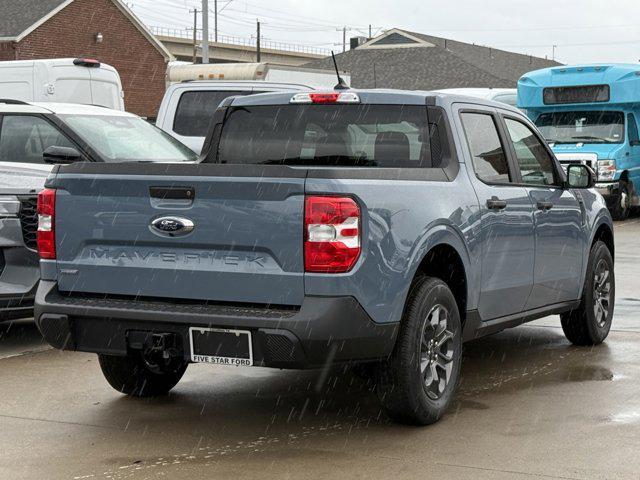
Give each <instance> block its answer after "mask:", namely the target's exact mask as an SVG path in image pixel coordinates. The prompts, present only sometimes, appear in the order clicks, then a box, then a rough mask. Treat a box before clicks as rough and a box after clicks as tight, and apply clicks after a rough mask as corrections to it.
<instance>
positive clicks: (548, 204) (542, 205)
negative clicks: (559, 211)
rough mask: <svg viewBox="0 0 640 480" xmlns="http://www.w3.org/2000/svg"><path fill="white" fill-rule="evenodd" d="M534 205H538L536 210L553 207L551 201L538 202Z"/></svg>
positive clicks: (545, 209)
mask: <svg viewBox="0 0 640 480" xmlns="http://www.w3.org/2000/svg"><path fill="white" fill-rule="evenodd" d="M536 206H537V207H538V210H543V211H547V210H551V209H552V208H553V203H551V202H538V203H537V205H536Z"/></svg>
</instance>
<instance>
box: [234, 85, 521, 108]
mask: <svg viewBox="0 0 640 480" xmlns="http://www.w3.org/2000/svg"><path fill="white" fill-rule="evenodd" d="M343 92H349V93H355V94H357V95H358V97H359V99H360V102H359V103H371V104H387V105H425V104H426V102H427V98H433V99H434V100H433V101H434V102H435V104H437V105H440V106H445V105H451V104H453V103H471V104H476V105H486V106H490V107H495V108H501V109H503V110H511V111H513V112H517V113H519V114H520V113H522V112H520V111H519V110H518V109H517V108H514V107H511V106H509V105H507V104H505V103H501V102H494V101H493V100H487V99H484V98H479V97H471V96H468V95H458V94H455V93H443V92H437V91H433V92H432V91H422V90H395V89H355V88H350V89H348V90H311V89H309V90H307V91H306V92H273V93H260V94H256V95H249V96H242V97H240V96H239V97H233V100H232V101H231V105H232V106H250V105H254V106H255V105H287V104H289V103H291V99H292V97H293V96H294V95H299V94H302V93H337V94H339V93H343Z"/></svg>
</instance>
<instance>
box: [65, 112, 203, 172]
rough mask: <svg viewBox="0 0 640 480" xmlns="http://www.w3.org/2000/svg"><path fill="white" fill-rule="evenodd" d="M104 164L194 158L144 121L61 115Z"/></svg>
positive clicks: (129, 118)
mask: <svg viewBox="0 0 640 480" xmlns="http://www.w3.org/2000/svg"><path fill="white" fill-rule="evenodd" d="M61 118H63V119H64V120H65V122H66V123H67V125H68V126H69V128H71V129H72V130H73V131H74V132H75V133H76V134H77V135H78V136H79V137H80V138H81V139H82V140H83V141H84V142H86V143H87V145H89V146H90V147H91V148H93V149H94V150H95V151H97V152H98V154H100V156H101V157H102V158H103V159H104V160H105V161H107V162H135V161H153V162H188V161H195V160H197V158H198V157H197V155H196V154H195V153H194V152H193V151H192V150H190V149H189V148H187V147H186V146H184V145H183V144H182V143H180V142H179V141H178V140H176V139H175V138H173V137H172V136H170V135H168V134H167V133H165V132H163V131H162V130H160V129H159V128H156V127H155V126H153V125H151V124H150V123H148V122H145V121H144V120H143V119H141V118H138V117H133V116H123V115H61Z"/></svg>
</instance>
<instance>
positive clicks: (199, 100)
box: [173, 91, 262, 137]
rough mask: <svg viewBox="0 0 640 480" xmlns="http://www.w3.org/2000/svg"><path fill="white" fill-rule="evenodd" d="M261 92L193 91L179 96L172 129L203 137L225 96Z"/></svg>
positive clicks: (181, 133) (179, 132)
mask: <svg viewBox="0 0 640 480" xmlns="http://www.w3.org/2000/svg"><path fill="white" fill-rule="evenodd" d="M251 93H262V92H250V91H244V92H238V91H235V92H234V91H224V92H222V91H213V92H212V91H194V92H185V93H183V94H182V95H181V96H180V101H179V102H178V108H177V109H176V116H175V118H174V120H173V131H174V132H175V133H177V134H178V135H183V136H185V137H205V136H206V135H207V133H208V132H209V124H210V122H211V119H212V118H213V113H214V112H215V111H216V108H218V105H220V102H222V101H223V100H224V99H225V98H228V97H231V96H234V95H249V94H251Z"/></svg>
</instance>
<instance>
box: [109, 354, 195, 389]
mask: <svg viewBox="0 0 640 480" xmlns="http://www.w3.org/2000/svg"><path fill="white" fill-rule="evenodd" d="M98 360H99V362H100V368H101V369H102V373H103V375H104V377H105V378H106V379H107V382H109V385H111V386H112V387H113V388H115V389H116V390H117V391H119V392H121V393H124V394H126V395H131V396H134V397H155V396H157V395H164V394H165V393H168V392H169V390H171V389H172V388H173V387H175V386H176V385H177V384H178V382H179V381H180V379H181V378H182V376H183V375H184V372H185V371H186V369H187V366H188V364H187V363H186V362H178V363H177V364H174V365H171V366H169V367H166V368H164V369H162V370H159V369H158V368H156V367H155V366H150V365H149V364H148V363H147V362H145V361H144V359H143V358H142V355H139V354H137V353H133V354H129V355H127V356H126V357H118V356H113V355H98Z"/></svg>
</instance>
